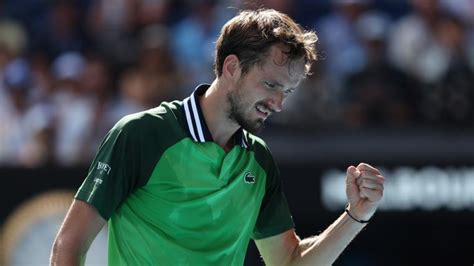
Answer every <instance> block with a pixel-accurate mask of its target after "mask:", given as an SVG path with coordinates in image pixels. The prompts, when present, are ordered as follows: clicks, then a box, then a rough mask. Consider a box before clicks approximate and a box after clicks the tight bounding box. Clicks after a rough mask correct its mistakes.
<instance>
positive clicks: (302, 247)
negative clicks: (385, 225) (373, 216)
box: [291, 213, 365, 265]
mask: <svg viewBox="0 0 474 266" xmlns="http://www.w3.org/2000/svg"><path fill="white" fill-rule="evenodd" d="M364 226H365V224H361V223H358V222H356V221H354V220H353V219H352V218H350V217H349V216H348V215H347V213H344V214H342V215H341V216H340V217H339V218H338V219H337V220H336V221H335V222H334V223H333V224H331V225H330V226H329V227H328V228H327V229H326V230H325V231H324V232H323V233H321V234H320V235H318V236H315V237H311V238H308V239H304V240H302V241H300V244H299V248H298V249H296V254H294V256H293V260H292V263H291V264H292V265H332V264H333V263H334V261H335V260H336V259H337V258H338V256H339V255H340V254H341V253H342V251H343V250H344V249H345V248H346V247H347V246H348V245H349V243H350V242H351V241H352V239H354V237H355V236H356V235H357V234H358V233H359V232H360V231H361V230H362V229H363V228H364Z"/></svg>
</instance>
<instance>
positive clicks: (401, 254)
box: [0, 0, 474, 265]
mask: <svg viewBox="0 0 474 266" xmlns="http://www.w3.org/2000/svg"><path fill="white" fill-rule="evenodd" d="M258 7H269V8H274V9H277V10H279V11H282V12H285V13H287V14H290V15H291V16H292V17H293V18H295V20H296V21H297V22H299V23H300V24H301V25H302V26H303V27H304V28H306V29H310V30H314V31H315V32H316V33H317V34H318V36H319V41H318V45H317V47H318V50H319V61H318V62H317V63H316V64H315V65H314V66H313V69H312V72H313V75H311V76H309V77H308V78H307V80H305V82H304V83H303V84H302V85H301V88H299V89H298V90H297V91H296V92H295V93H294V95H292V96H291V97H290V98H289V99H288V100H287V103H286V106H285V108H284V109H285V110H284V111H283V112H282V113H280V114H278V115H275V117H273V118H272V120H271V121H269V123H268V125H267V129H265V130H264V132H263V133H262V134H261V135H262V137H263V138H264V139H265V140H266V141H267V143H268V144H269V145H270V148H271V149H272V151H273V154H274V156H275V157H276V159H277V162H278V163H279V166H280V168H281V172H282V174H283V179H284V181H283V182H284V189H285V192H286V194H287V197H288V199H289V202H290V207H291V209H292V212H293V215H294V220H295V223H296V230H297V232H298V233H299V235H300V236H302V237H305V236H310V235H313V234H317V233H319V232H321V231H322V230H323V229H325V228H326V227H327V226H328V225H329V224H330V223H331V222H332V221H333V220H335V219H336V218H337V217H338V216H339V215H340V214H341V213H342V211H343V209H344V205H345V203H346V201H345V195H344V172H345V169H346V167H347V166H349V165H351V164H355V165H357V164H358V163H359V162H361V161H364V162H367V163H370V164H373V165H375V166H377V167H380V168H381V169H383V173H384V175H385V176H386V179H387V184H386V192H385V198H384V200H383V202H382V205H381V207H380V211H379V212H378V213H377V214H376V216H375V217H374V218H373V221H372V222H371V223H370V224H369V226H368V227H367V228H366V229H364V231H363V232H362V233H361V234H360V235H359V236H358V237H357V238H356V240H355V241H354V242H353V243H352V244H351V245H350V246H349V247H348V248H347V249H346V251H345V252H344V253H343V254H342V255H341V257H340V258H339V259H338V260H337V262H336V264H335V265H472V264H473V263H474V253H473V252H472V247H473V242H472V239H473V238H474V226H473V225H474V213H473V210H474V159H473V158H474V156H473V155H474V134H473V133H474V130H473V129H474V124H473V122H474V101H473V99H474V1H473V0H317V1H315V0H293V1H290V0H258V1H239V0H233V1H219V0H196V1H192V0H95V1H92V0H68V1H66V0H64V1H62V0H49V1H48V0H15V1H13V0H4V1H0V178H1V179H2V185H1V187H2V191H1V201H0V202H1V203H0V206H1V208H0V226H2V229H1V230H2V231H1V235H0V241H1V242H0V265H25V264H29V265H45V264H47V259H48V256H49V249H50V246H51V244H52V241H53V239H54V236H55V233H56V231H57V229H58V226H59V224H60V222H61V219H62V218H63V217H64V214H65V211H66V210H67V206H68V205H69V203H70V202H71V200H72V195H73V193H74V191H75V190H76V189H77V188H78V186H79V185H80V184H81V182H82V180H83V179H84V177H85V175H86V173H87V168H88V164H89V163H90V162H91V159H92V158H93V156H94V154H95V152H96V150H97V147H98V144H99V143H100V141H101V139H102V137H103V136H104V135H105V134H106V132H107V131H108V130H109V129H110V128H111V127H112V126H113V125H114V123H115V122H116V121H117V120H118V119H119V118H121V117H122V116H124V115H126V114H129V113H133V112H137V111H141V110H145V109H148V108H151V107H154V106H157V105H158V104H159V103H160V102H161V101H166V100H173V99H182V98H184V97H186V96H187V95H189V94H190V93H191V92H192V91H193V90H194V88H195V86H196V85H197V84H199V83H202V82H211V81H212V80H213V78H214V76H213V68H212V63H213V50H214V42H215V40H216V38H217V36H218V34H219V30H220V28H221V27H222V25H223V24H224V23H225V22H226V21H227V20H228V19H229V18H231V17H232V16H233V15H235V14H236V13H237V12H238V10H240V9H243V8H252V9H255V8H258ZM96 242H97V244H96V246H97V247H94V251H91V255H90V256H89V257H90V260H91V261H90V264H91V265H92V264H93V265H96V264H103V263H105V260H104V257H105V256H106V251H105V250H106V249H105V246H106V237H105V236H104V234H102V233H101V235H100V236H99V237H98V239H97V241H96ZM25 254H28V256H25ZM88 259H89V258H88ZM246 265H262V263H261V261H260V259H259V257H258V254H257V251H256V250H255V247H254V246H253V244H250V247H249V251H248V257H247V260H246Z"/></svg>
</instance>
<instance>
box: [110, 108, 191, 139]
mask: <svg viewBox="0 0 474 266" xmlns="http://www.w3.org/2000/svg"><path fill="white" fill-rule="evenodd" d="M181 105H182V103H181V102H180V101H174V102H163V103H162V104H160V105H159V106H158V107H155V108H152V109H149V110H145V111H142V112H138V113H133V114H129V115H126V116H124V117H123V118H122V119H120V120H119V121H118V122H117V123H116V124H115V126H114V127H113V128H112V130H114V131H124V132H142V133H143V132H146V131H148V130H153V129H155V130H156V129H165V128H169V127H173V126H179V124H180V118H181V116H182V114H181V113H182V111H181Z"/></svg>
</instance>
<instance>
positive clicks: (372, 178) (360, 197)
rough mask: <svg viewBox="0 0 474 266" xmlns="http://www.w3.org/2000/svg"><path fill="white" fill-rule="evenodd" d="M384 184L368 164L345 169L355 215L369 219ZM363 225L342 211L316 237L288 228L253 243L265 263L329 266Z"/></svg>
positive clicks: (377, 172) (350, 201) (351, 205)
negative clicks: (298, 233)
mask: <svg viewBox="0 0 474 266" xmlns="http://www.w3.org/2000/svg"><path fill="white" fill-rule="evenodd" d="M383 183H384V178H383V176H381V175H380V172H379V171H378V170H377V169H375V168H373V167H371V166H370V165H367V164H359V166H357V168H356V167H354V166H351V167H349V168H348V169H347V176H346V192H347V197H348V200H349V211H350V212H351V214H352V215H353V216H354V217H356V218H357V219H359V220H368V219H369V218H370V217H371V216H372V215H373V213H374V212H375V210H376V208H377V205H378V203H379V201H380V199H381V198H382V194H383ZM364 226H365V224H362V223H359V222H356V221H355V220H354V219H352V218H351V217H349V215H347V213H344V214H342V215H341V216H340V217H339V218H338V219H337V220H336V221H335V222H334V223H333V224H331V225H330V226H329V227H328V228H327V229H326V230H325V231H324V232H323V233H321V234H320V235H318V236H314V237H310V238H306V239H303V240H300V239H299V238H298V236H297V235H296V233H295V232H294V230H293V229H291V230H288V231H286V232H284V233H282V234H279V235H276V236H273V237H269V238H265V239H261V240H257V241H255V243H256V245H257V248H258V249H259V251H260V254H261V255H262V257H263V259H264V261H265V263H266V264H267V265H331V264H333V263H334V261H335V260H336V259H337V257H338V256H339V255H340V254H341V253H342V251H343V250H344V249H345V248H346V247H347V246H348V245H349V243H350V242H351V241H352V239H353V238H354V237H355V236H356V235H357V234H358V233H359V232H360V231H361V230H362V228H363V227H364Z"/></svg>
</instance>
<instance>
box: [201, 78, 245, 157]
mask: <svg viewBox="0 0 474 266" xmlns="http://www.w3.org/2000/svg"><path fill="white" fill-rule="evenodd" d="M227 91H228V88H227V87H226V86H225V84H223V83H222V81H220V80H219V79H216V80H214V82H212V84H211V87H210V88H209V89H208V90H207V91H206V93H205V94H204V95H203V96H202V97H200V98H199V101H200V104H201V109H202V112H203V115H204V119H205V120H206V124H207V126H208V128H209V131H210V132H211V135H212V138H213V140H214V142H216V143H217V144H219V145H220V146H221V147H222V148H223V149H224V150H226V151H228V150H230V149H231V148H232V146H233V145H234V143H233V139H232V136H233V135H234V134H235V132H236V131H237V130H238V129H239V128H240V126H239V125H238V124H237V123H235V122H233V121H231V120H230V119H229V118H228V117H227V111H226V110H227V108H228V106H227Z"/></svg>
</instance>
